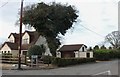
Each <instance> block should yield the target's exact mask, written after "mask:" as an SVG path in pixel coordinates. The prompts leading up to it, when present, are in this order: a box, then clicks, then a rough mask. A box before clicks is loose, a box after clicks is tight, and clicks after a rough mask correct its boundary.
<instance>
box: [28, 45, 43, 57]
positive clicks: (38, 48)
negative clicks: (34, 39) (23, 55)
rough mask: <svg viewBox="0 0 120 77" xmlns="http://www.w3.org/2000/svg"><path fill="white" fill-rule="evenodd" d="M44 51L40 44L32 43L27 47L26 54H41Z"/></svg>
mask: <svg viewBox="0 0 120 77" xmlns="http://www.w3.org/2000/svg"><path fill="white" fill-rule="evenodd" d="M44 52H45V49H44V48H43V47H42V46H38V45H33V46H31V47H30V48H29V49H28V56H31V55H42V53H44Z"/></svg>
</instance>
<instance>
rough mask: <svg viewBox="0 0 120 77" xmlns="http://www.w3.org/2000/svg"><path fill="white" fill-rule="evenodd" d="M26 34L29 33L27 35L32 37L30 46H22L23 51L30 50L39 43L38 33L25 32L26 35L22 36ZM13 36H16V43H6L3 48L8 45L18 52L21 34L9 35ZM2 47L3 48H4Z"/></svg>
mask: <svg viewBox="0 0 120 77" xmlns="http://www.w3.org/2000/svg"><path fill="white" fill-rule="evenodd" d="M26 32H27V33H28V34H29V36H30V44H22V46H21V49H22V50H28V48H29V47H30V46H31V45H33V44H34V43H35V42H36V41H37V39H38V38H39V36H40V35H39V33H38V32H37V31H25V32H24V33H22V36H23V35H24V34H25V33H26ZM11 35H13V36H14V38H15V43H11V42H5V43H4V44H3V45H2V47H3V46H4V45H5V44H7V45H8V46H9V47H10V48H11V50H18V46H19V34H17V33H11V34H10V35H9V37H10V36H11ZM9 37H8V38H9ZM2 47H1V48H2Z"/></svg>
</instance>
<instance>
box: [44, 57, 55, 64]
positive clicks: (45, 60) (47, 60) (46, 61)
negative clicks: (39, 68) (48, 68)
mask: <svg viewBox="0 0 120 77" xmlns="http://www.w3.org/2000/svg"><path fill="white" fill-rule="evenodd" d="M53 59H54V57H52V56H43V58H42V60H43V63H44V64H51V63H52V60H53Z"/></svg>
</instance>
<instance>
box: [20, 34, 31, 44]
mask: <svg viewBox="0 0 120 77" xmlns="http://www.w3.org/2000/svg"><path fill="white" fill-rule="evenodd" d="M24 39H28V41H27V44H29V43H30V36H29V34H28V33H27V32H26V33H25V34H24V35H23V36H22V44H26V42H25V41H24Z"/></svg>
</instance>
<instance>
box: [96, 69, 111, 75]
mask: <svg viewBox="0 0 120 77" xmlns="http://www.w3.org/2000/svg"><path fill="white" fill-rule="evenodd" d="M94 75H111V71H110V70H108V71H104V72H100V73H97V74H94Z"/></svg>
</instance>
